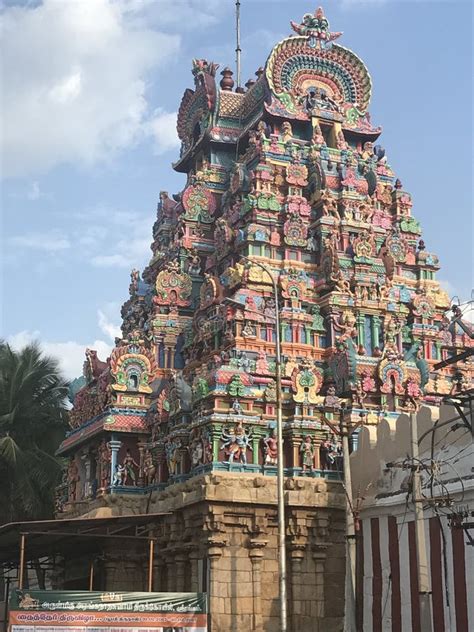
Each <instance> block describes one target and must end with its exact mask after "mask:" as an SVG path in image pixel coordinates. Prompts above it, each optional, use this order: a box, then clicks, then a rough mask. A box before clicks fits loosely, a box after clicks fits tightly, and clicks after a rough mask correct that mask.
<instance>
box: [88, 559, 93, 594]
mask: <svg viewBox="0 0 474 632" xmlns="http://www.w3.org/2000/svg"><path fill="white" fill-rule="evenodd" d="M92 590H94V560H91V563H90V567H89V591H92Z"/></svg>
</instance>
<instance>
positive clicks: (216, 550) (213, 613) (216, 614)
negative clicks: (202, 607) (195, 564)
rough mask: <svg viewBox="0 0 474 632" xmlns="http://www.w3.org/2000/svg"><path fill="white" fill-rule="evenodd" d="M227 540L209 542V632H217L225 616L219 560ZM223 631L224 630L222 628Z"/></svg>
mask: <svg viewBox="0 0 474 632" xmlns="http://www.w3.org/2000/svg"><path fill="white" fill-rule="evenodd" d="M226 544H227V543H226V541H225V540H221V539H219V538H217V537H211V538H209V540H208V547H209V548H208V550H207V556H208V559H209V585H208V589H207V594H208V603H209V623H210V626H209V632H217V630H218V629H219V619H220V617H221V616H222V615H223V614H224V609H225V601H226V599H224V598H222V597H219V596H218V594H219V579H218V573H219V568H218V566H219V558H220V557H221V555H222V552H223V550H224V547H225V545H226ZM221 629H222V630H223V629H224V628H222V627H221Z"/></svg>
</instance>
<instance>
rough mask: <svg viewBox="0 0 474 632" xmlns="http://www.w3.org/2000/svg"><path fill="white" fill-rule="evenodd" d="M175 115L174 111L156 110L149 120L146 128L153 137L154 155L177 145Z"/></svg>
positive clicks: (175, 147) (178, 143)
mask: <svg viewBox="0 0 474 632" xmlns="http://www.w3.org/2000/svg"><path fill="white" fill-rule="evenodd" d="M176 117H177V113H176V112H163V111H162V110H157V111H156V112H155V116H154V117H153V118H152V119H151V120H150V121H149V123H148V129H149V131H150V134H151V136H152V138H153V139H154V153H155V154H156V155H160V154H164V153H165V152H166V151H169V150H170V149H177V148H178V147H179V145H180V142H179V138H178V132H177V131H176Z"/></svg>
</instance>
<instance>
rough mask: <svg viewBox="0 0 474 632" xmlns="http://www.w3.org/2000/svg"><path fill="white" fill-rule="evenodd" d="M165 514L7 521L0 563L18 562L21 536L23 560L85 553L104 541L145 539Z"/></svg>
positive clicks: (1, 538)
mask: <svg viewBox="0 0 474 632" xmlns="http://www.w3.org/2000/svg"><path fill="white" fill-rule="evenodd" d="M165 515H167V514H166V513H154V514H144V515H129V516H110V517H107V518H84V519H76V518H75V519H70V520H37V521H31V522H11V523H9V524H5V525H3V526H2V527H0V563H2V564H4V565H8V566H10V567H12V566H13V567H14V566H17V565H18V564H19V563H20V544H21V536H25V562H27V561H28V560H36V559H39V558H44V557H53V556H55V555H62V556H71V555H72V554H73V555H74V556H78V555H87V554H88V553H92V552H93V551H95V550H97V548H99V547H100V546H101V543H102V544H103V542H104V540H109V541H110V542H113V541H117V542H120V541H122V545H123V544H124V543H125V542H126V540H143V541H144V546H145V541H149V540H150V538H151V537H152V536H151V532H152V530H153V529H154V528H155V527H156V525H157V522H158V521H159V520H160V518H161V517H162V516H165Z"/></svg>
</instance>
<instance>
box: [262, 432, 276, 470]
mask: <svg viewBox="0 0 474 632" xmlns="http://www.w3.org/2000/svg"><path fill="white" fill-rule="evenodd" d="M275 434H276V433H275V429H274V428H271V430H270V433H269V435H268V436H267V437H265V438H264V439H263V452H264V455H265V460H264V465H276V464H277V458H278V443H277V439H276V437H275Z"/></svg>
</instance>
